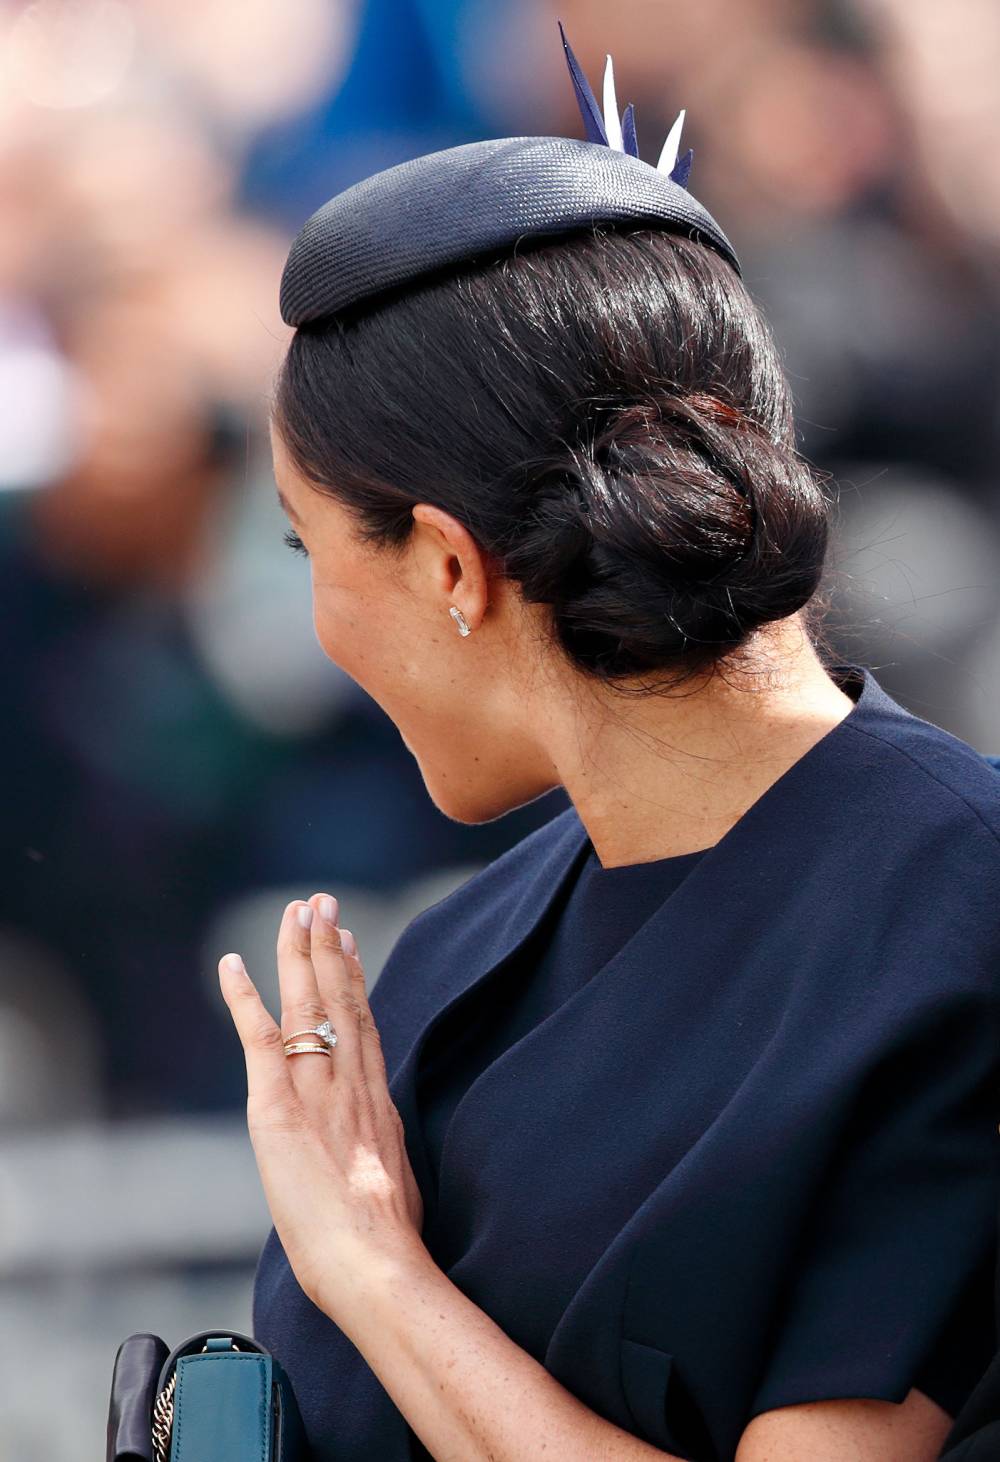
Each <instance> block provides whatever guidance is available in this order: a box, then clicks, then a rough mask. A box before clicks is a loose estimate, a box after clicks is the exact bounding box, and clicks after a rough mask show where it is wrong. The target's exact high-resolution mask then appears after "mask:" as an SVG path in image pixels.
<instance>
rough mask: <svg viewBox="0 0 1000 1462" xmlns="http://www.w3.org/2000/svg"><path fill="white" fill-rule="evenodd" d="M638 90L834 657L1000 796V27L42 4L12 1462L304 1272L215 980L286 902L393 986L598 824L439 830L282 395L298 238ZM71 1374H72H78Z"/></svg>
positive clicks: (28, 474) (4, 1403) (0, 1323)
mask: <svg viewBox="0 0 1000 1462" xmlns="http://www.w3.org/2000/svg"><path fill="white" fill-rule="evenodd" d="M557 17H558V18H559V19H561V20H562V21H563V23H564V24H565V26H566V29H567V33H568V36H569V38H570V41H571V43H572V45H573V47H574V49H575V50H576V52H577V54H578V56H579V57H580V59H581V61H582V62H583V64H584V66H585V68H586V70H587V72H588V75H589V77H590V79H591V82H592V84H593V85H594V87H595V90H597V91H598V93H599V89H600V81H601V76H602V72H603V64H604V55H605V52H606V51H608V50H610V51H611V52H612V54H613V56H614V62H615V72H616V78H617V83H618V96H619V100H620V103H621V105H622V106H624V105H625V104H626V103H627V102H629V101H632V102H634V103H635V107H636V116H637V125H638V136H639V146H640V151H641V153H642V156H643V157H644V158H645V159H646V160H647V161H648V162H652V163H655V161H656V159H657V156H658V154H659V149H660V146H661V144H662V142H663V139H664V137H665V135H666V133H667V131H668V129H669V127H670V125H671V123H672V122H673V120H674V117H675V116H676V114H677V112H678V110H679V109H680V108H681V107H685V108H686V109H687V119H686V122H685V130H684V136H683V139H682V144H681V149H682V151H683V149H684V148H685V147H686V146H687V145H689V144H690V145H692V146H693V147H694V151H695V158H694V166H693V171H692V178H691V190H692V192H693V193H694V194H695V196H696V197H698V198H699V199H701V200H702V201H703V202H704V203H705V204H706V205H707V206H708V208H709V209H710V210H711V211H712V212H713V213H714V214H715V215H716V216H717V217H718V218H719V220H720V222H721V223H722V225H723V227H724V228H725V229H726V231H727V232H728V233H729V235H730V236H731V237H732V238H733V240H734V243H735V245H736V247H737V249H738V251H739V253H740V255H741V259H742V262H743V265H744V273H745V278H746V282H747V284H748V286H749V288H750V290H751V292H752V293H753V294H754V295H755V296H756V298H757V299H758V300H760V301H761V303H762V304H763V306H764V308H765V310H766V312H767V314H768V316H769V318H770V320H771V321H772V323H773V326H774V328H775V331H776V333H777V335H778V338H779V342H780V344H781V346H782V350H783V352H784V356H785V360H786V364H787V368H788V371H789V374H790V377H791V379H792V384H793V389H794V392H795V397H796V401H797V405H798V420H799V428H800V438H801V446H802V450H803V451H804V452H805V453H806V455H807V456H808V457H809V458H810V459H811V460H812V461H813V462H814V463H816V464H817V465H818V466H820V467H822V468H824V469H826V470H828V471H829V472H830V473H831V474H832V478H831V481H832V483H833V484H834V491H835V493H836V496H837V501H838V506H837V538H836V544H835V551H834V558H833V569H834V574H835V580H836V585H837V596H836V603H835V609H834V616H833V619H832V621H831V631H832V633H833V636H834V639H835V640H836V642H837V643H838V645H839V647H840V649H841V650H842V652H843V655H844V657H845V658H856V659H860V660H862V661H864V662H865V663H867V664H869V665H870V666H871V667H872V668H873V669H874V670H875V672H876V674H877V675H878V677H879V679H880V680H881V682H882V683H883V685H885V686H886V688H887V689H888V690H889V691H890V693H891V694H893V695H895V696H896V697H897V699H899V700H901V701H903V702H904V703H905V704H906V705H907V706H909V708H910V709H912V710H914V711H915V712H917V714H919V715H922V716H924V717H925V718H927V719H930V720H932V721H934V722H936V723H937V724H938V725H941V726H944V727H946V728H947V729H949V730H952V731H954V732H955V733H956V734H958V735H960V736H962V737H963V738H965V739H966V740H968V741H970V742H971V743H972V744H973V745H974V746H976V747H977V748H978V749H979V750H981V751H983V752H986V753H1000V673H998V672H1000V578H998V574H997V564H998V562H1000V557H998V542H997V540H998V537H1000V480H998V470H997V465H996V464H997V458H998V446H1000V360H998V356H1000V329H998V325H1000V89H998V87H997V83H996V77H997V74H998V68H1000V6H998V5H997V4H996V0H953V3H951V4H949V5H941V4H940V3H938V0H858V3H846V0H845V3H822V0H815V3H812V0H698V3H693V0H688V3H686V4H681V3H674V0H655V3H653V0H619V3H617V4H616V5H614V6H613V7H609V6H608V5H607V4H606V0H601V3H598V0H561V3H560V4H559V5H558V6H557V7H553V6H552V5H550V4H549V3H548V0H545V3H543V0H531V3H528V0H503V3H486V0H280V3H278V0H37V3H34V4H21V3H10V0H6V3H5V0H0V671H2V673H0V778H2V793H0V798H2V801H0V807H2V812H0V850H2V866H0V875H2V876H0V1376H2V1377H3V1382H2V1385H0V1455H2V1456H3V1457H4V1459H5V1462H85V1459H86V1462H92V1459H93V1458H94V1457H96V1456H100V1455H103V1430H104V1423H105V1416H106V1407H107V1395H108V1389H109V1385H110V1375H111V1366H112V1362H113V1359H114V1354H115V1350H116V1348H117V1345H118V1342H119V1341H120V1340H121V1339H122V1338H123V1337H124V1336H125V1335H127V1334H129V1333H130V1332H132V1331H136V1330H152V1331H156V1332H158V1333H160V1334H161V1335H163V1337H164V1338H165V1339H166V1340H167V1342H168V1344H171V1345H173V1344H175V1343H176V1342H178V1341H179V1340H181V1339H183V1338H184V1337H185V1336H186V1335H187V1334H189V1333H191V1332H194V1331H196V1330H199V1329H203V1328H207V1327H209V1326H216V1325H224V1326H232V1327H234V1328H236V1329H239V1330H243V1331H249V1330H250V1328H251V1322H250V1284H251V1279H252V1274H253V1268H254V1264H255V1262H256V1257H257V1253H258V1251H259V1248H260V1245H261V1243H262V1242H263V1239H264V1236H265V1234H266V1232H267V1228H268V1226H269V1225H268V1219H267V1213H266V1210H265V1207H264V1204H263V1199H262V1197H261V1195H260V1192H259V1187H258V1182H257V1176H256V1169H255V1167H254V1164H253V1157H252V1153H251V1150H250V1146H249V1141H248V1139H247V1137H246V1130H245V1123H244V1102H245V1083H244V1071H243V1061H242V1054H241V1051H240V1049H239V1045H238V1042H237V1040H236V1038H235V1035H234V1033H233V1031H232V1027H231V1022H230V1019H229V1016H228V1012H227V1011H226V1010H225V1007H224V1006H223V1004H222V1001H221V998H220V997H219V994H218V985H217V973H216V965H217V961H218V959H219V956H220V955H221V954H222V953H224V952H225V951H227V950H229V949H233V948H235V949H239V950H240V951H241V952H243V954H244V955H245V957H246V958H247V962H248V964H249V967H250V969H251V971H252V972H253V973H254V974H255V977H256V979H257V981H258V984H259V985H260V986H261V987H262V989H263V990H264V991H265V993H266V994H267V997H268V999H269V1000H270V1002H271V1006H272V1009H274V1010H275V1011H277V1003H276V998H275V997H276V977H275V976H274V974H273V968H274V956H273V947H274V937H275V932H276V929H277V923H278V919H279V917H280V913H281V909H282V908H283V906H284V904H285V902H286V901H287V900H288V899H290V898H294V897H308V896H309V894H311V893H312V892H314V891H316V890H317V889H330V890H332V891H334V892H336V893H337V895H338V896H339V898H340V900H341V906H342V908H343V910H344V917H345V922H347V923H349V924H350V927H351V928H352V929H353V930H354V931H355V933H356V934H357V937H358V941H359V944H360V948H361V951H362V955H363V957H364V959H365V963H366V966H367V969H368V973H369V978H370V979H372V980H373V979H374V978H376V977H377V975H378V972H379V970H380V968H381V965H382V962H383V961H384V959H385V956H386V954H387V953H388V950H389V948H390V947H391V945H392V943H393V941H394V939H395V937H396V936H397V934H398V933H399V932H400V931H401V930H402V928H403V927H404V926H405V925H406V924H407V923H408V922H409V920H410V918H412V917H413V915H414V914H415V913H417V912H418V911H419V910H420V909H422V908H424V907H426V906H427V904H428V903H431V902H433V901H435V900H436V899H438V898H440V897H442V896H443V895H444V894H445V893H447V892H448V891H449V890H450V889H451V888H452V887H454V886H455V885H456V884H458V883H460V882H462V881H464V880H465V879H466V878H467V877H468V876H469V875H470V874H471V873H473V872H474V871H475V870H476V869H477V868H479V867H481V866H482V865H483V864H484V863H485V862H487V861H489V860H490V859H491V858H493V857H495V856H497V855H498V854H499V853H501V852H502V851H503V850H504V849H505V848H506V847H508V846H509V845H510V844H512V843H513V842H515V841H517V840H518V839H519V838H520V837H522V836H524V834H525V833H527V832H528V831H530V830H531V829H532V828H533V827H535V826H538V825H539V824H540V823H541V822H543V821H545V820H546V819H547V818H549V817H550V816H552V815H553V814H554V813H555V812H558V811H560V810H561V809H562V807H563V806H565V802H564V800H562V794H561V793H554V794H551V795H550V796H549V797H547V798H544V799H541V800H540V801H539V802H537V803H535V804H533V805H532V806H530V807H527V808H523V809H521V810H519V811H518V812H515V813H513V814H511V815H510V816H508V817H506V818H504V819H501V820H500V821H498V822H497V823H495V824H492V825H484V826H481V827H476V828H467V827H462V826H459V825H457V824H453V823H451V822H449V821H448V820H447V819H445V818H444V817H442V816H441V814H439V813H438V812H437V810H436V809H435V808H434V807H433V805H432V804H431V803H430V801H429V799H428V797H427V795H426V793H425V791H424V787H423V783H422V780H421V778H420V775H419V772H418V770H417V768H416V764H415V762H413V760H412V758H411V757H410V755H409V753H408V752H407V751H406V749H405V747H404V746H403V744H402V742H401V740H400V738H399V736H398V734H397V732H396V731H395V728H394V727H393V726H392V724H391V723H390V722H388V721H387V719H386V718H385V716H384V715H383V713H382V712H381V710H380V709H379V708H378V707H377V706H376V705H374V703H372V702H371V701H370V700H369V699H368V698H367V697H366V696H365V695H364V693H363V692H362V691H361V690H360V689H359V688H358V687H357V685H356V684H355V683H354V682H352V681H350V680H349V679H348V678H347V677H346V676H344V675H343V674H342V673H341V672H340V671H339V670H338V669H337V667H336V666H334V665H333V664H331V663H330V662H329V661H328V660H327V659H326V658H325V657H324V656H323V654H322V652H321V651H320V649H319V647H318V645H317V644H316V642H315V639H314V636H313V630H312V622H311V612H310V594H309V575H308V567H307V566H306V565H305V564H304V563H303V561H302V560H301V559H298V558H296V557H295V556H294V555H292V554H290V553H289V552H288V550H287V549H286V548H284V547H283V546H282V544H281V534H282V532H283V529H284V527H285V520H284V518H283V516H282V514H281V513H280V511H279V509H278V507H277V504H276V500H275V491H274V482H273V478H272V475H271V468H270V457H269V451H268V443H267V433H266V412H267V402H268V393H269V390H270V385H271V379H272V375H273V371H274V368H275V366H276V365H277V363H278V361H279V359H280V357H281V354H282V351H283V348H284V346H285V343H286V340H287V336H288V332H287V331H286V329H285V327H284V326H283V325H282V323H281V321H280V319H279V316H278V313H277V291H278V278H279V275H280V270H281V266H282V263H283V260H284V255H285V251H286V249H287V245H288V243H289V241H290V238H291V237H292V235H293V234H294V233H295V231H296V230H297V229H298V227H299V226H300V224H301V223H302V222H303V221H304V219H305V218H306V216H307V215H308V214H309V213H311V212H312V211H313V209H314V208H316V207H317V206H318V205H319V204H320V203H322V202H323V201H325V200H326V199H327V198H328V197H329V196H330V195H331V194H333V193H334V192H336V191H338V190H339V189H341V188H343V187H346V186H347V185H349V184H350V183H352V182H354V181H356V180H357V179H359V178H361V177H364V176H367V175H368V174H370V173H372V172H374V171H376V170H377V169H379V168H382V167H386V166H389V165H390V164H392V163H395V162H400V161H403V160H405V159H407V158H410V157H414V156H416V155H418V154H420V153H424V152H428V151H431V150H433V149H436V148H440V147H447V146H451V145H454V144H457V143H462V142H469V141H474V140H476V139H479V138H482V137H488V136H510V135H518V134H525V133H527V134H534V133H554V134H557V135H566V136H573V137H576V136H581V135H582V124H581V121H580V117H579V113H578V111H577V108H576V103H575V101H574V99H573V94H572V88H571V86H570V82H569V78H568V75H567V72H566V67H565V62H564V59H563V54H562V49H561V44H560V40H559V34H558V29H557V25H556V20H557ZM43 1360H44V1364H42V1361H43Z"/></svg>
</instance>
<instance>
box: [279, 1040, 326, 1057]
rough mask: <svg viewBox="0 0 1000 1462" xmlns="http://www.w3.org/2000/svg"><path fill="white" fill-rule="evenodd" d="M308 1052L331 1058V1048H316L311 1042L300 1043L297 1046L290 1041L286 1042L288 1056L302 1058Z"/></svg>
mask: <svg viewBox="0 0 1000 1462" xmlns="http://www.w3.org/2000/svg"><path fill="white" fill-rule="evenodd" d="M306 1051H315V1053H316V1055H317V1056H329V1054H330V1048H329V1046H314V1045H313V1044H312V1043H311V1042H309V1041H299V1042H298V1043H297V1044H295V1043H292V1044H289V1042H288V1041H286V1042H285V1055H286V1056H301V1055H303V1054H304V1053H305V1052H306Z"/></svg>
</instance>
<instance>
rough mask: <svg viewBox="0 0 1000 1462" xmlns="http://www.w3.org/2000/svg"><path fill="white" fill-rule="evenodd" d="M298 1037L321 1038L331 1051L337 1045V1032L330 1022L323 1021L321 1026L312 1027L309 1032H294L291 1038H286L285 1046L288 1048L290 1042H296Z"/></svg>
mask: <svg viewBox="0 0 1000 1462" xmlns="http://www.w3.org/2000/svg"><path fill="white" fill-rule="evenodd" d="M296 1036H319V1038H320V1040H321V1041H322V1042H323V1044H324V1046H328V1047H329V1048H330V1049H331V1050H332V1049H333V1047H334V1046H335V1045H336V1044H337V1032H336V1031H335V1030H334V1028H333V1026H332V1025H331V1024H330V1022H329V1021H328V1020H324V1021H321V1022H320V1024H319V1025H311V1026H310V1027H309V1029H308V1030H304V1031H293V1032H292V1034H291V1035H290V1036H286V1037H285V1039H284V1043H283V1044H284V1045H286V1046H287V1045H288V1043H289V1042H290V1041H294V1040H295V1038H296Z"/></svg>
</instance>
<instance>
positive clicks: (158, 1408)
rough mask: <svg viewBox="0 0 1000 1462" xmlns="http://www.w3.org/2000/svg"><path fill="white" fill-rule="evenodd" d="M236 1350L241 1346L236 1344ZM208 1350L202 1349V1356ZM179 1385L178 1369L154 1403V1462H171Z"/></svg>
mask: <svg viewBox="0 0 1000 1462" xmlns="http://www.w3.org/2000/svg"><path fill="white" fill-rule="evenodd" d="M233 1349H234V1350H239V1346H238V1345H236V1344H235V1343H234V1345H233ZM207 1350H208V1346H207V1345H203V1346H202V1347H201V1353H202V1355H204V1354H205V1352H206V1351H207ZM176 1385H177V1367H176V1366H175V1367H174V1372H173V1375H172V1376H171V1377H170V1380H169V1381H168V1382H167V1384H166V1385H165V1386H164V1388H163V1390H162V1391H161V1392H160V1394H159V1395H158V1396H157V1398H156V1400H155V1401H154V1402H153V1462H170V1438H171V1433H172V1432H173V1426H174V1387H175V1386H176Z"/></svg>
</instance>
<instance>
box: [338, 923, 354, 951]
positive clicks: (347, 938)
mask: <svg viewBox="0 0 1000 1462" xmlns="http://www.w3.org/2000/svg"><path fill="white" fill-rule="evenodd" d="M340 947H341V949H342V950H343V951H344V953H345V954H357V952H358V946H357V945H356V944H355V942H354V935H353V934H352V933H351V931H350V929H341V931H340Z"/></svg>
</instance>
